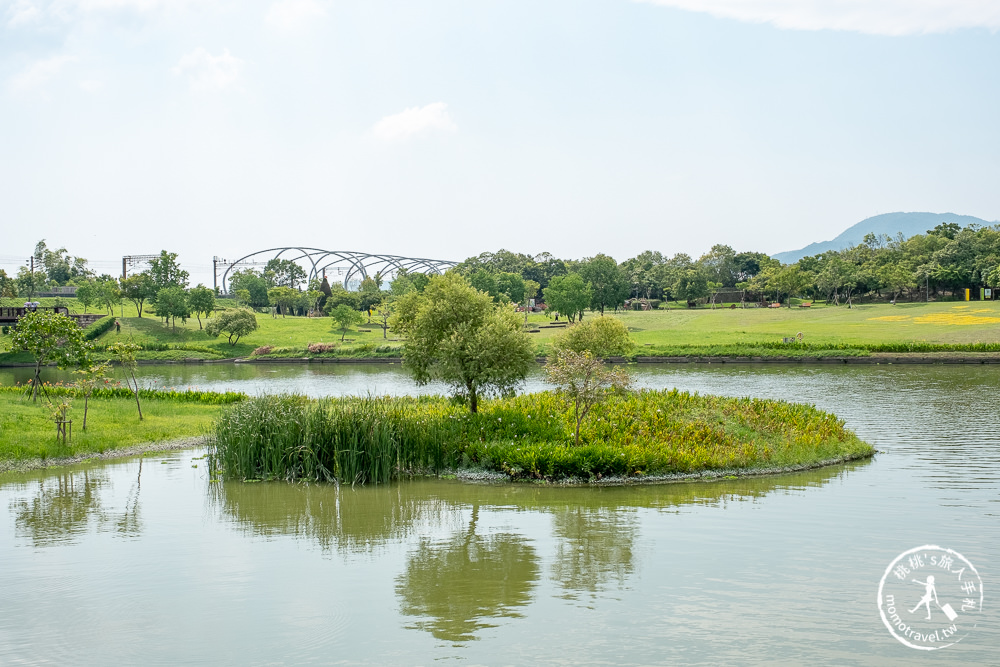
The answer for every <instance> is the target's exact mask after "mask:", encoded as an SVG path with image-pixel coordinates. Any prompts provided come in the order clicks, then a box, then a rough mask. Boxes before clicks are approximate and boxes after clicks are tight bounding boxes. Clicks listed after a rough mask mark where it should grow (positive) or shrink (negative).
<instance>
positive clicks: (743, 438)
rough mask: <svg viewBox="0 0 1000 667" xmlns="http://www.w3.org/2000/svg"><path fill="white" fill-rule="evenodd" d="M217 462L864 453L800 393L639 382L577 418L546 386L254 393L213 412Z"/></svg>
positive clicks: (692, 463)
mask: <svg viewBox="0 0 1000 667" xmlns="http://www.w3.org/2000/svg"><path fill="white" fill-rule="evenodd" d="M211 443H212V444H211V450H210V451H211V454H210V457H209V460H210V464H211V466H212V469H213V472H214V473H215V474H218V475H222V476H225V477H228V478H233V479H244V480H247V479H308V480H327V481H332V480H334V479H338V480H340V481H343V482H348V483H354V482H360V483H365V482H385V481H388V480H390V479H392V478H393V477H395V476H397V475H401V474H409V473H412V472H420V471H437V472H440V471H442V470H446V469H451V468H461V467H482V468H486V469H489V470H495V471H498V472H502V473H505V474H507V475H509V476H510V477H511V478H514V479H520V478H528V479H562V478H567V477H578V478H583V479H600V478H603V477H607V476H623V477H636V476H639V477H642V476H649V475H659V474H671V473H691V472H699V471H706V470H733V469H743V470H752V469H764V468H775V467H783V466H791V465H802V464H806V465H808V464H815V463H819V462H822V461H828V460H831V459H853V458H861V457H865V456H870V455H871V454H872V453H873V450H872V448H871V447H870V446H869V445H867V444H865V443H864V442H862V441H861V440H859V439H858V438H857V437H856V436H855V435H854V434H853V433H851V432H850V431H847V430H846V429H845V428H844V425H843V423H842V422H841V421H839V420H838V419H837V418H836V417H834V416H833V415H830V414H827V413H823V412H821V411H819V410H816V409H815V408H812V407H809V406H803V405H795V404H790V403H784V402H781V401H769V400H760V399H730V398H721V397H716V396H699V395H691V394H687V393H681V392H677V391H646V390H644V391H639V392H633V393H629V394H624V395H621V396H614V397H611V398H609V399H608V400H607V401H606V402H604V403H603V404H600V405H598V406H597V407H595V408H594V410H593V411H592V413H591V415H590V416H589V417H588V419H587V421H585V422H584V425H583V429H582V430H581V444H580V445H579V446H576V445H574V444H573V423H572V421H571V418H570V417H569V415H568V413H567V411H566V407H565V405H564V404H563V402H562V400H561V399H559V398H558V397H557V396H556V395H554V394H552V393H548V392H546V393H540V394H527V395H522V396H516V397H512V398H506V399H499V400H493V401H487V402H485V403H484V404H483V405H482V406H481V411H480V412H479V413H478V414H469V413H468V412H467V410H465V409H464V408H462V407H460V406H457V405H455V404H454V403H452V402H450V401H448V400H447V399H444V398H439V397H434V398H345V399H324V400H319V401H311V400H308V399H305V398H303V397H299V396H266V397H259V398H252V399H249V400H247V401H245V402H242V403H239V404H237V405H235V406H233V407H232V408H230V409H228V410H227V411H226V413H225V414H224V416H223V417H222V418H221V419H220V420H218V421H217V422H216V424H215V427H214V430H213V435H212V441H211Z"/></svg>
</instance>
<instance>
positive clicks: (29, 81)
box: [10, 56, 76, 92]
mask: <svg viewBox="0 0 1000 667" xmlns="http://www.w3.org/2000/svg"><path fill="white" fill-rule="evenodd" d="M74 60H76V56H52V57H51V58H46V59H44V60H39V61H36V62H34V63H32V64H30V65H28V66H27V67H26V68H25V69H24V70H22V71H21V73H20V74H15V75H14V76H13V77H12V78H11V80H10V87H11V89H12V90H14V92H27V91H29V90H34V89H36V88H40V87H42V86H44V85H45V84H46V83H48V82H49V81H50V80H51V79H52V78H53V77H55V76H56V75H57V74H59V72H60V70H62V68H63V67H64V66H65V65H66V64H67V63H71V62H73V61H74Z"/></svg>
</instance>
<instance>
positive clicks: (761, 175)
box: [0, 0, 1000, 282]
mask: <svg viewBox="0 0 1000 667" xmlns="http://www.w3.org/2000/svg"><path fill="white" fill-rule="evenodd" d="M998 28H1000V3H996V2H992V1H990V2H982V1H968V0H905V1H904V0H865V1H862V0H834V1H825V2H822V1H819V0H814V1H812V2H809V1H808V0H805V1H803V0H766V1H765V0H761V1H757V0H698V1H697V2H696V1H695V0H660V1H657V2H631V1H623V0H614V1H613V0H603V1H597V2H544V3H539V2H491V1H478V2H476V1H467V2H457V1H456V2H413V1H412V0H411V1H409V2H381V1H378V0H368V1H366V2H325V1H322V0H279V1H277V2H275V1H267V2H256V1H253V0H246V1H244V2H234V1H231V0H169V1H168V0H0V220H2V225H0V226H2V234H0V267H3V268H6V269H7V270H8V271H11V269H12V268H13V267H16V264H17V262H19V261H21V260H20V259H19V258H20V257H21V256H24V257H26V256H27V255H28V254H30V252H31V250H32V248H33V247H34V243H35V242H36V241H37V240H38V239H40V238H45V239H46V240H47V241H48V242H49V244H50V245H62V246H66V247H67V248H69V250H70V252H71V253H73V254H78V255H82V256H85V257H87V258H89V259H90V260H91V262H92V263H94V264H95V266H96V267H97V268H99V269H100V270H102V271H103V270H107V271H108V272H114V271H113V269H114V267H115V266H116V265H118V266H120V257H121V255H122V254H144V253H155V252H157V251H159V250H160V249H161V248H166V249H169V250H172V251H174V252H178V253H179V254H180V259H181V261H182V263H183V264H185V265H187V266H189V267H190V268H191V269H192V273H193V274H194V277H195V279H196V280H204V281H206V282H210V281H211V274H210V266H211V258H212V256H213V255H222V256H227V257H233V256H238V255H240V254H245V253H249V252H252V251H255V250H258V249H263V248H266V247H271V246H280V245H308V246H313V247H319V248H326V249H342V250H361V251H369V252H381V253H393V254H401V255H415V256H425V257H434V258H441V259H463V258H464V257H466V256H468V255H471V254H476V253H479V252H481V251H484V250H496V249H498V248H501V247H504V248H508V249H511V250H517V251H521V252H528V253H538V252H542V251H549V252H552V253H553V254H555V255H558V256H562V257H584V256H590V255H593V254H596V253H597V252H607V253H609V254H611V255H613V256H614V257H616V258H617V259H619V260H624V259H627V258H628V257H631V256H634V255H635V254H637V253H638V252H641V251H642V250H645V249H657V250H661V251H663V252H665V253H667V254H674V253H676V252H687V253H689V254H692V255H694V256H698V255H700V254H702V253H703V252H705V251H707V250H708V248H709V247H710V246H711V245H712V244H714V243H726V244H729V245H732V246H733V247H735V248H736V249H737V250H759V251H763V252H769V253H772V252H778V251H781V250H788V249H792V248H797V247H801V246H804V245H806V244H807V243H810V242H812V241H818V240H824V239H828V238H832V237H834V236H836V235H837V234H838V233H839V232H840V231H842V230H843V229H845V228H846V227H848V226H850V225H852V224H854V223H856V222H858V221H859V220H861V219H863V218H865V217H868V216H870V215H874V214H876V213H880V212H881V213H885V212H890V211H899V210H904V211H936V212H944V211H952V212H955V213H963V214H968V215H975V216H978V217H981V218H984V219H987V220H996V219H998V218H1000V187H998V186H997V184H998V183H1000V123H998V122H997V120H996V119H997V118H998V117H1000V85H998V84H1000V72H998V68H1000V37H998V35H997V29H998ZM105 264H106V265H107V266H105Z"/></svg>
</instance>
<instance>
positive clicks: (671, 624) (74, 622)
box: [0, 365, 1000, 665]
mask: <svg viewBox="0 0 1000 667" xmlns="http://www.w3.org/2000/svg"><path fill="white" fill-rule="evenodd" d="M145 370H146V375H147V379H148V381H149V382H150V383H151V384H152V383H156V384H160V385H163V384H166V385H167V386H177V387H183V386H189V385H190V386H199V387H201V388H223V387H232V388H240V389H243V390H246V391H249V392H250V393H256V392H261V391H267V390H272V388H273V389H274V390H297V391H303V392H307V393H310V394H313V395H320V394H340V393H359V392H360V393H366V392H373V393H403V392H414V391H416V390H415V389H414V388H413V387H412V385H411V384H410V383H409V381H408V380H407V379H406V377H405V376H403V375H401V374H400V373H399V371H398V369H394V368H384V367H378V368H371V367H355V366H349V367H339V366H338V367H332V366H330V367H328V366H318V367H308V368H301V367H282V366H273V367H269V366H238V367H235V368H234V367H232V366H205V367H184V366H170V367H159V368H154V369H149V368H147V369H145ZM4 372H5V373H6V375H0V382H4V383H7V382H10V381H11V379H12V378H13V373H12V372H11V371H4ZM997 372H998V371H997V369H995V368H983V367H959V366H929V367H909V366H872V367H844V368H840V367H822V368H815V369H811V368H799V367H791V368H789V367H778V366H754V367H749V366H693V365H692V366H666V367H658V368H648V367H642V368H640V369H639V373H640V382H641V383H642V384H644V385H646V386H658V387H662V386H677V387H680V388H682V389H688V390H697V391H701V392H713V393H721V394H730V395H753V396H766V397H775V398H784V399H791V400H797V401H803V402H809V403H814V404H816V405H818V406H820V407H822V408H824V409H828V410H831V411H834V412H836V413H837V414H838V415H840V416H841V417H842V418H844V419H845V420H846V421H847V423H848V425H849V426H850V427H851V428H853V429H854V430H856V431H857V432H858V433H859V434H860V435H861V436H862V437H864V438H865V439H867V440H869V441H870V442H872V443H874V444H875V445H876V446H877V447H878V449H879V450H880V451H881V452H882V453H880V454H879V455H878V456H877V458H876V459H875V460H873V461H871V462H865V463H860V464H854V465H850V466H842V467H834V468H828V469H824V470H821V471H811V472H807V473H800V474H793V475H784V476H780V477H771V478H761V479H749V480H732V481H723V482H716V483H685V484H674V485H665V486H654V487H632V488H599V489H582V488H536V487H530V486H472V485H464V484H460V483H456V482H449V481H438V480H428V481H423V480H422V481H412V482H403V483H399V484H394V485H391V486H382V487H378V488H356V489H351V488H349V487H346V488H338V487H335V486H327V485H311V486H304V485H295V486H292V485H285V484H230V483H227V484H219V483H211V482H209V480H208V477H207V471H206V467H205V462H204V460H203V459H201V458H200V457H201V456H202V455H203V453H204V452H201V451H192V452H184V453H172V454H165V455H162V456H150V457H146V458H145V459H143V460H141V461H140V460H138V459H134V460H125V461H121V462H118V463H112V464H107V465H99V466H98V465H81V466H78V467H75V468H72V469H62V470H59V471H58V472H38V473H34V474H24V475H10V474H7V475H0V511H5V515H4V518H3V519H0V564H2V566H0V600H2V603H0V664H21V663H46V662H48V663H54V664H67V663H71V664H136V663H148V664H176V663H204V664H302V663H322V664H329V663H347V664H355V663H364V664H428V663H433V662H437V661H451V662H460V663H468V664H490V665H493V664H535V663H543V664H553V663H556V664H581V663H586V664H664V663H669V664H690V663H702V664H754V663H778V664H796V665H797V664H802V663H805V662H809V663H815V664H838V665H843V664H865V665H882V664H901V665H902V664H934V665H944V664H959V663H964V664H1000V621H998V615H997V612H996V609H997V604H998V602H1000V597H996V596H997V595H998V594H996V593H994V592H993V591H996V590H997V589H996V586H995V582H996V576H995V573H996V571H997V563H1000V481H998V480H1000V430H998V428H997V427H998V425H1000V417H998V413H1000V398H998V395H997V385H998V383H997V377H998V376H997ZM539 383H540V381H539V379H538V378H537V377H535V378H533V380H532V383H531V384H532V385H538V384H539ZM923 544H940V545H942V546H945V547H950V548H952V549H955V550H956V551H958V552H960V553H961V554H963V555H964V556H965V557H966V558H967V559H968V560H970V561H971V562H972V563H973V564H974V565H975V566H976V567H977V568H978V570H979V573H980V574H981V575H982V580H983V582H984V585H985V588H986V592H985V602H986V604H985V611H984V612H983V614H981V615H980V616H979V618H978V625H977V627H976V628H975V629H974V630H972V631H971V633H970V634H969V636H968V637H967V638H966V639H964V640H963V641H962V642H961V643H959V644H957V645H954V646H951V647H949V648H946V649H943V650H941V651H934V652H929V653H928V652H922V651H916V650H913V649H910V648H907V647H905V646H903V645H902V644H900V643H899V642H898V641H896V640H895V639H893V638H892V637H891V636H890V635H889V633H888V631H887V630H886V628H885V627H884V626H883V624H882V622H881V619H880V617H879V613H878V609H877V606H876V601H875V598H876V593H877V589H878V582H879V578H880V577H881V576H882V573H883V571H884V570H885V568H886V566H887V565H888V564H889V563H890V562H891V561H892V560H893V559H894V558H895V557H896V556H897V555H898V554H900V553H901V552H903V551H905V550H907V549H910V548H912V547H917V546H920V545H923ZM916 588H918V587H915V589H916ZM919 595H920V591H919V590H917V591H916V593H915V598H914V600H913V603H912V604H916V601H917V598H918V597H919ZM943 601H944V600H942V602H943Z"/></svg>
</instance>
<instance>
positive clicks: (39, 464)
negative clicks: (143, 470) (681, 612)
mask: <svg viewBox="0 0 1000 667" xmlns="http://www.w3.org/2000/svg"><path fill="white" fill-rule="evenodd" d="M207 446H208V436H204V435H198V436H191V437H187V438H178V439H174V440H163V441H160V442H145V443H139V444H136V445H129V446H128V447H122V448H120V449H110V450H106V451H104V452H98V453H94V452H89V453H81V454H77V455H74V456H66V457H57V458H47V459H41V458H31V459H20V460H18V459H8V460H0V475H3V474H5V473H24V472H31V471H35V470H46V469H49V468H62V467H66V466H71V465H76V464H78V463H84V462H88V461H113V460H118V459H130V458H136V457H139V456H145V455H146V454H159V453H163V452H172V451H181V450H187V449H198V448H200V447H207ZM877 453H878V452H877V451H876V450H874V449H873V450H872V452H871V453H867V454H858V455H856V456H838V457H835V458H832V459H824V460H822V461H813V462H811V463H797V464H792V465H787V466H770V467H766V468H725V469H720V470H702V471H700V472H692V473H670V474H664V475H643V476H634V477H621V476H609V477H604V478H601V479H583V478H580V477H568V478H565V479H558V480H539V479H512V478H511V477H510V476H509V475H507V474H505V473H502V472H496V471H493V470H484V469H481V468H456V469H449V470H443V471H441V472H438V473H432V472H426V473H416V474H413V475H411V477H436V478H438V479H445V480H447V479H453V480H457V481H460V482H462V483H465V484H511V485H516V486H573V487H579V486H593V487H597V486H601V487H604V486H608V487H614V486H649V485H658V484H676V483H681V482H718V481H722V480H727V479H742V478H747V477H771V476H775V475H785V474H790V473H795V472H804V471H807V470H815V469H817V468H828V467H830V466H835V465H843V464H845V463H852V462H855V461H863V460H869V459H872V458H874V457H875V455H876V454H877ZM0 481H2V480H0Z"/></svg>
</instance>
